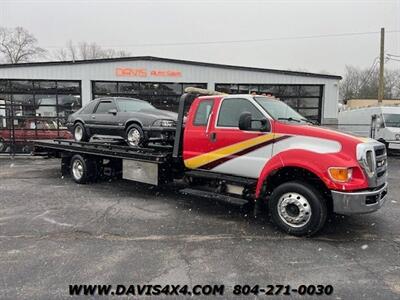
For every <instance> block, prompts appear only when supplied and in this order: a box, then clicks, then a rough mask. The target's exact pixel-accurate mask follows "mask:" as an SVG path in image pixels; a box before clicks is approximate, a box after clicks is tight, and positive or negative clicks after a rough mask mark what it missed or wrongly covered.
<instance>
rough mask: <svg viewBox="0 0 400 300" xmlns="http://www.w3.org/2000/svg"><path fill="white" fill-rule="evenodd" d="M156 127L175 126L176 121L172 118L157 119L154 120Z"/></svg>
mask: <svg viewBox="0 0 400 300" xmlns="http://www.w3.org/2000/svg"><path fill="white" fill-rule="evenodd" d="M153 126H154V127H174V126H175V121H172V120H156V121H154V122H153Z"/></svg>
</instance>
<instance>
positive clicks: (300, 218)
mask: <svg viewBox="0 0 400 300" xmlns="http://www.w3.org/2000/svg"><path fill="white" fill-rule="evenodd" d="M278 214H279V217H280V218H281V220H282V221H283V222H285V223H286V224H287V225H289V226H291V227H296V228H298V227H303V226H304V225H306V224H307V223H308V222H309V221H310V219H311V206H310V203H309V202H308V200H307V199H306V198H305V197H304V196H303V195H301V194H298V193H286V194H284V195H282V196H281V197H280V198H279V201H278Z"/></svg>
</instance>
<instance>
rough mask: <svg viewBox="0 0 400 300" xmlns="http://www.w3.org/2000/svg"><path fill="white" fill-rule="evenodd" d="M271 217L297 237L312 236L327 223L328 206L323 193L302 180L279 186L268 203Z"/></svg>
mask: <svg viewBox="0 0 400 300" xmlns="http://www.w3.org/2000/svg"><path fill="white" fill-rule="evenodd" d="M268 209H269V214H270V216H271V218H272V220H273V222H274V223H275V224H276V225H277V226H278V227H279V228H281V229H282V230H283V231H285V232H287V233H289V234H292V235H295V236H311V235H313V234H315V233H317V232H318V231H319V230H320V229H321V228H322V227H323V226H324V224H325V221H326V218H327V213H328V210H327V206H326V202H325V200H324V198H323V197H322V195H321V193H320V192H318V190H316V189H315V188H314V187H313V186H311V185H310V184H308V183H306V182H302V181H290V182H286V183H283V184H281V185H279V186H278V187H277V188H275V189H274V191H273V192H272V194H271V197H270V199H269V200H268Z"/></svg>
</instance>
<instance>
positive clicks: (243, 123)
mask: <svg viewBox="0 0 400 300" xmlns="http://www.w3.org/2000/svg"><path fill="white" fill-rule="evenodd" d="M239 129H240V130H251V113H249V112H248V111H245V112H242V113H241V114H240V117H239Z"/></svg>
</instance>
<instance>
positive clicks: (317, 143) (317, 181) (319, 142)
mask: <svg viewBox="0 0 400 300" xmlns="http://www.w3.org/2000/svg"><path fill="white" fill-rule="evenodd" d="M186 112H187V114H186ZM178 113H179V116H178V122H177V127H176V132H175V142H174V145H173V146H170V147H168V146H156V145H154V146H151V145H149V146H147V147H146V148H136V149H135V148H132V147H128V146H118V145H113V144H112V143H105V142H100V143H95V142H92V143H87V142H85V143H84V142H75V141H65V140H64V141H63V140H54V141H37V142H36V143H35V147H36V151H37V152H46V153H48V154H50V155H54V156H57V157H61V158H62V159H61V162H62V172H63V173H64V174H65V173H67V172H70V173H71V175H72V177H73V179H74V180H75V181H76V182H77V183H86V182H89V181H93V180H95V179H96V178H99V177H102V176H115V177H121V178H124V179H130V180H135V181H139V182H144V183H147V184H153V185H160V184H166V183H170V182H172V181H175V180H183V181H184V183H185V184H186V188H184V189H183V190H182V192H183V193H184V194H190V195H197V196H199V197H208V198H213V199H217V200H222V201H228V202H231V203H234V204H241V205H242V204H245V203H252V204H254V207H256V208H257V207H258V209H257V211H265V213H268V214H269V215H270V216H271V218H272V220H273V221H274V223H275V224H277V225H278V226H279V227H280V228H281V229H282V230H284V231H286V232H287V233H290V234H293V235H297V236H304V235H312V234H315V233H316V232H318V231H319V230H320V229H321V228H322V227H323V226H324V224H325V221H326V219H327V215H328V213H330V212H333V213H338V214H359V213H369V212H373V211H376V210H378V209H379V208H380V207H381V206H382V205H383V203H384V201H385V199H386V194H387V182H386V178H387V174H386V173H387V159H386V149H385V146H384V145H383V144H381V143H379V142H377V141H375V140H372V139H364V138H359V137H354V136H351V135H347V134H344V133H340V132H337V131H333V130H328V129H325V128H322V127H318V126H315V125H313V124H310V121H308V120H307V119H305V118H303V117H302V116H301V115H299V114H298V113H297V112H295V111H294V110H293V109H291V108H290V107H289V106H287V105H286V104H285V103H284V102H282V101H279V100H277V99H274V98H268V97H263V96H253V95H222V94H218V93H215V94H211V95H207V96H202V95H200V94H199V92H198V91H197V90H195V89H194V90H192V91H191V92H190V93H186V94H184V95H182V97H181V100H180V104H179V112H178ZM127 126H129V124H128V125H127ZM199 199H200V198H199ZM260 207H265V208H266V209H265V210H260V209H259V208H260Z"/></svg>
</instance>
